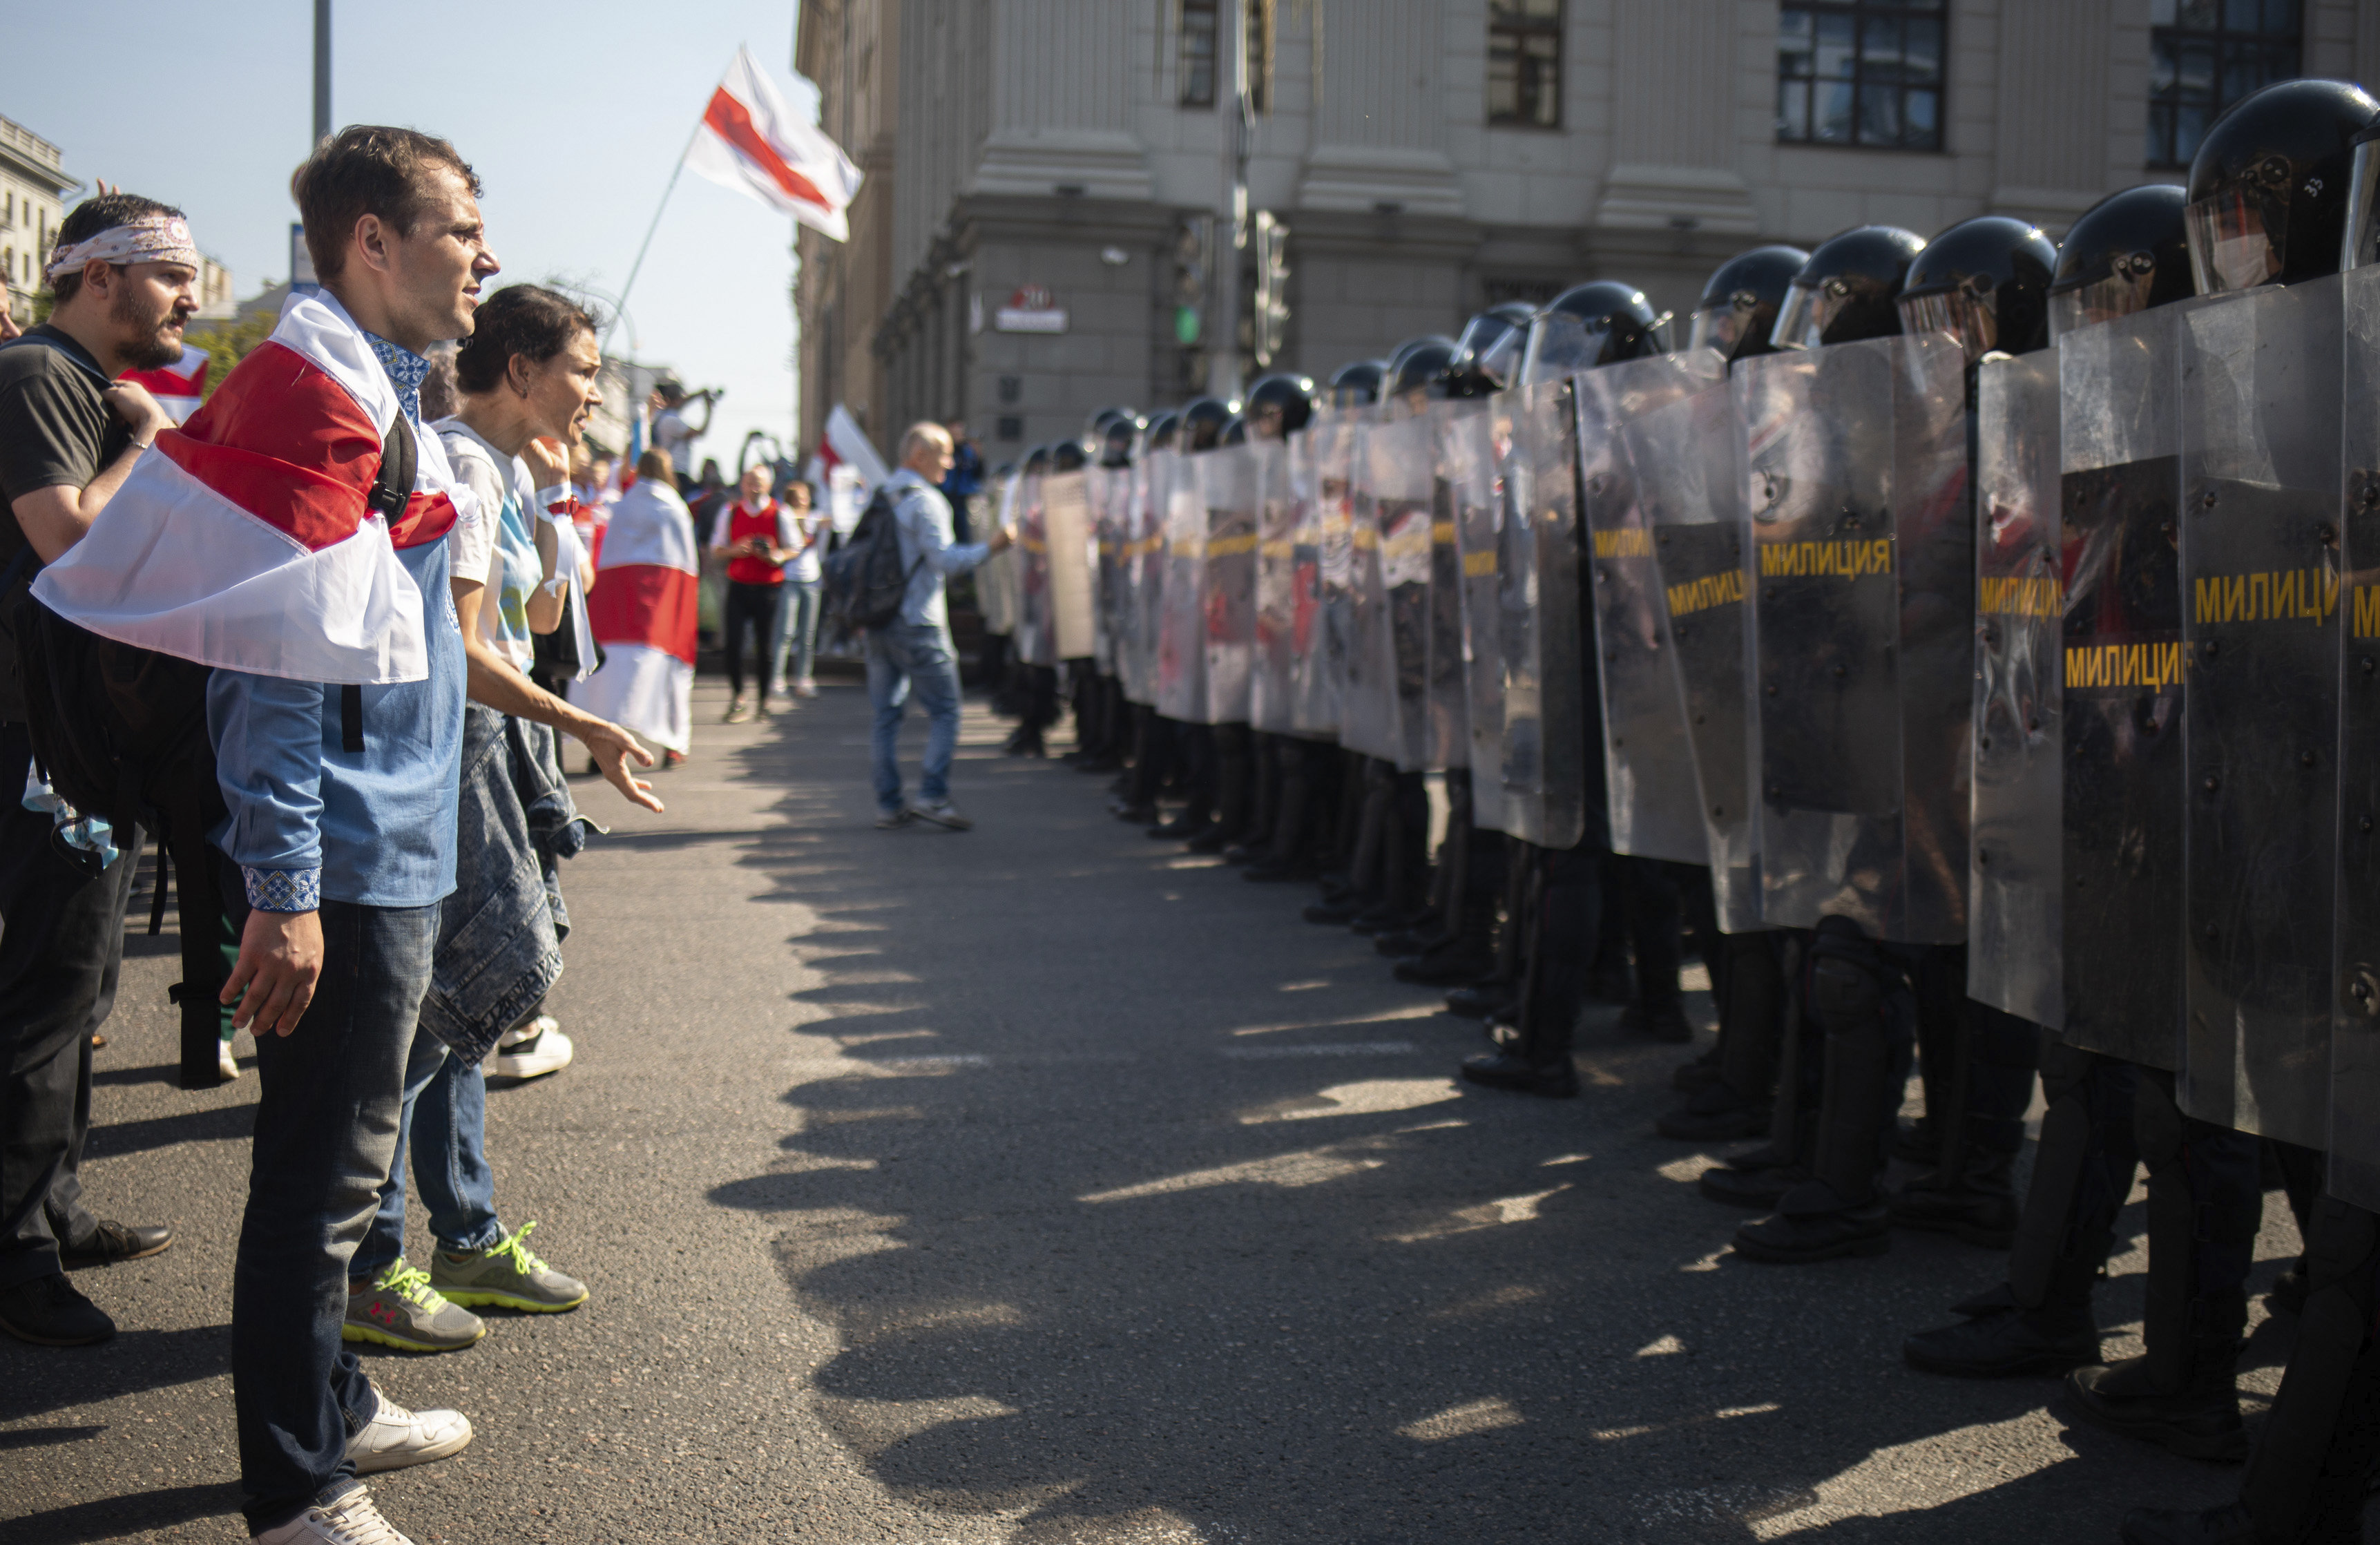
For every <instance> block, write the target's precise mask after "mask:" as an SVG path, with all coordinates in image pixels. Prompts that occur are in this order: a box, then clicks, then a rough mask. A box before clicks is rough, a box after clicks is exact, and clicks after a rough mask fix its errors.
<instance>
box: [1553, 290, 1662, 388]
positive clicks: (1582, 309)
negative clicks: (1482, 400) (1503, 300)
mask: <svg viewBox="0 0 2380 1545" xmlns="http://www.w3.org/2000/svg"><path fill="white" fill-rule="evenodd" d="M1669 320H1670V319H1669V317H1668V315H1667V314H1666V313H1664V314H1658V315H1657V314H1656V313H1655V312H1654V310H1653V303H1652V302H1651V301H1650V300H1647V299H1645V292H1644V291H1643V290H1640V289H1638V288H1637V287H1636V286H1633V285H1631V284H1626V283H1623V282H1622V281H1621V280H1618V279H1597V280H1596V281H1595V282H1594V283H1592V284H1585V285H1573V286H1571V287H1570V288H1568V289H1566V290H1564V291H1562V292H1561V293H1560V295H1557V296H1555V297H1554V298H1553V299H1551V300H1550V301H1548V302H1547V303H1546V309H1545V310H1542V311H1539V312H1538V313H1537V314H1536V318H1535V319H1533V320H1532V321H1531V322H1530V324H1529V344H1528V355H1527V358H1526V360H1525V361H1524V364H1523V365H1522V367H1521V379H1522V380H1524V381H1544V380H1548V379H1550V378H1552V377H1555V376H1561V375H1569V374H1572V373H1573V372H1574V371H1591V370H1594V369H1595V368H1596V367H1597V366H1598V365H1611V364H1617V363H1618V362H1619V361H1621V360H1622V359H1644V358H1645V357H1646V356H1647V355H1653V354H1660V353H1663V352H1665V351H1666V350H1667V349H1668V347H1669V340H1668V339H1667V338H1666V337H1664V336H1663V335H1662V329H1663V327H1664V326H1665V325H1666V324H1667V323H1668V322H1669Z"/></svg>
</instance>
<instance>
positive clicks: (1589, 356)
mask: <svg viewBox="0 0 2380 1545" xmlns="http://www.w3.org/2000/svg"><path fill="white" fill-rule="evenodd" d="M1608 336H1609V334H1608V333H1607V332H1606V331H1605V330H1604V329H1603V328H1600V327H1594V328H1590V327H1588V326H1587V324H1586V323H1585V322H1582V321H1580V320H1579V319H1578V318H1576V317H1574V316H1571V315H1569V314H1567V313H1566V312H1562V311H1542V312H1539V313H1538V315H1537V317H1536V320H1535V321H1533V322H1530V323H1529V344H1528V353H1527V355H1526V356H1525V357H1524V359H1523V360H1522V362H1521V380H1522V381H1523V383H1530V384H1534V383H1536V382H1540V381H1559V380H1560V379H1561V378H1562V377H1564V376H1571V375H1576V374H1577V373H1578V372H1579V371H1585V370H1592V369H1594V368H1595V366H1596V364H1597V362H1598V361H1599V360H1601V359H1602V358H1603V345H1604V340H1605V338H1606V337H1608Z"/></svg>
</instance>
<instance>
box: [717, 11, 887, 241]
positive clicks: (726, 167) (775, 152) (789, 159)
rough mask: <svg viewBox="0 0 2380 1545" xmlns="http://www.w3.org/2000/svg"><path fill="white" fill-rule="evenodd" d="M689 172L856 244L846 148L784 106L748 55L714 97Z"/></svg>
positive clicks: (739, 57) (852, 169) (740, 54)
mask: <svg viewBox="0 0 2380 1545" xmlns="http://www.w3.org/2000/svg"><path fill="white" fill-rule="evenodd" d="M686 164H687V165H689V166H691V167H693V168H694V169H695V170H696V171H698V172H699V173H701V174H702V175H703V176H706V177H709V178H710V180H711V181H712V182H715V183H717V184H719V185H720V186H721V187H722V188H732V189H735V190H736V191H737V192H739V193H742V194H744V195H746V196H747V197H749V198H753V199H757V200H759V201H760V202H762V203H764V204H767V205H768V206H769V207H770V208H771V209H775V210H782V211H783V212H784V213H787V214H790V215H792V216H793V217H794V218H795V219H796V220H798V221H800V222H801V223H802V224H803V225H807V226H809V227H810V228H811V229H812V230H815V231H819V232H821V233H823V234H825V235H827V236H830V237H833V238H834V239H835V240H837V241H848V240H849V239H850V238H851V227H850V226H849V225H847V224H846V223H845V222H844V215H843V212H844V210H846V209H848V208H850V207H851V201H852V200H853V199H854V198H855V197H856V196H857V195H858V193H859V181H860V177H859V168H858V167H856V166H855V165H853V164H851V157H849V156H847V155H845V154H844V153H843V147H842V146H840V145H838V144H836V143H835V142H834V141H833V140H830V139H828V138H827V137H826V134H825V132H824V131H823V130H821V129H820V128H818V127H817V126H816V125H814V124H809V123H806V122H804V121H803V120H802V118H801V117H800V116H798V115H796V114H795V112H794V111H793V110H792V109H791V108H789V107H787V106H786V105H785V99H784V97H783V96H782V95H781V94H779V92H778V91H777V88H776V86H775V84H774V83H772V82H771V80H770V79H769V78H768V77H767V76H765V75H763V74H761V73H760V67H759V66H758V65H755V64H754V63H753V62H752V54H751V51H750V50H749V49H745V48H738V49H737V50H736V51H735V58H734V59H733V60H732V61H730V62H729V64H728V66H727V74H726V76H725V77H724V78H723V79H722V80H721V81H720V82H719V89H718V90H717V91H713V92H711V93H710V106H708V107H706V108H704V109H703V113H702V127H701V128H698V129H697V130H696V131H695V136H694V142H693V143H692V144H690V145H688V146H687V147H686Z"/></svg>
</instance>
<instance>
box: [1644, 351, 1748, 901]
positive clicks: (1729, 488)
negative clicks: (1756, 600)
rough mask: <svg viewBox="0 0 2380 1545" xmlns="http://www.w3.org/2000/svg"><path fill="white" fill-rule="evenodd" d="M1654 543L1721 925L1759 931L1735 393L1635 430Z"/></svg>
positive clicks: (1703, 395) (1661, 412) (1724, 389)
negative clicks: (1691, 749) (1746, 690)
mask: <svg viewBox="0 0 2380 1545" xmlns="http://www.w3.org/2000/svg"><path fill="white" fill-rule="evenodd" d="M1621 439H1622V440H1623V441H1624V442H1625V443H1626V444H1627V448H1628V457H1629V461H1630V463H1631V465H1632V466H1633V468H1635V472H1636V497H1637V499H1638V501H1639V502H1640V503H1641V504H1642V505H1643V506H1644V512H1645V524H1646V525H1647V526H1648V527H1649V528H1650V529H1651V530H1652V533H1653V554H1654V558H1655V560H1656V561H1657V562H1658V564H1659V566H1660V574H1661V588H1662V601H1663V605H1664V610H1665V611H1666V612H1667V614H1668V616H1669V629H1670V668H1671V671H1672V672H1673V674H1674V675H1675V678H1676V684H1677V685H1676V691H1677V698H1678V703H1679V712H1680V716H1681V717H1682V718H1683V719H1684V721H1685V724H1686V735H1687V740H1688V744H1689V745H1690V746H1691V748H1693V752H1694V794H1695V796H1696V797H1697V801H1698V803H1699V806H1700V809H1699V810H1698V812H1697V813H1698V814H1699V815H1700V816H1701V818H1702V823H1703V834H1704V844H1705V847H1706V851H1707V853H1708V857H1707V858H1706V859H1705V860H1704V861H1705V862H1706V863H1708V864H1709V866H1710V873H1711V895H1712V900H1713V902H1714V903H1715V904H1716V906H1717V910H1718V926H1719V928H1720V930H1721V931H1724V932H1728V933H1753V932H1757V931H1760V930H1761V929H1762V928H1763V927H1764V926H1766V925H1764V924H1763V923H1762V922H1761V920H1760V870H1759V854H1758V852H1757V850H1756V849H1755V847H1754V846H1753V806H1752V784H1751V768H1750V764H1749V761H1748V757H1749V753H1750V742H1749V738H1748V734H1747V725H1746V715H1747V714H1749V713H1750V712H1751V704H1750V702H1749V700H1747V699H1746V697H1745V694H1744V659H1745V649H1744V628H1745V627H1746V624H1747V618H1746V615H1745V609H1744V604H1743V598H1744V539H1745V529H1744V525H1745V519H1744V508H1743V445H1742V443H1741V442H1740V441H1739V440H1738V438H1737V435H1736V424H1735V400H1734V396H1733V394H1732V393H1730V390H1729V389H1728V386H1727V384H1726V383H1724V382H1721V383H1718V384H1715V385H1712V386H1708V387H1706V388H1704V389H1703V390H1702V391H1699V392H1697V393H1695V394H1694V395H1692V396H1690V397H1686V398H1684V399H1682V401H1679V402H1674V403H1671V404H1670V406H1669V407H1667V408H1656V409H1654V410H1653V411H1652V412H1650V413H1645V414H1642V415H1640V416H1638V417H1637V418H1634V419H1632V420H1629V422H1628V424H1627V427H1626V428H1625V429H1624V430H1623V431H1622V432H1621Z"/></svg>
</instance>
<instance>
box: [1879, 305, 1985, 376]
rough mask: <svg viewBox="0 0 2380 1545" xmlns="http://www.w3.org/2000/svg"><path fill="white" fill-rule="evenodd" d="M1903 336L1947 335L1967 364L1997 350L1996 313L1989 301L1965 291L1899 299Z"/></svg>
mask: <svg viewBox="0 0 2380 1545" xmlns="http://www.w3.org/2000/svg"><path fill="white" fill-rule="evenodd" d="M1900 330H1901V331H1902V332H1903V333H1912V334H1914V333H1948V334H1949V335H1951V336H1952V337H1954V338H1956V339H1958V340H1959V347H1961V348H1963V349H1965V350H1966V351H1967V359H1968V362H1969V363H1971V364H1972V363H1973V361H1975V360H1977V359H1982V358H1983V357H1984V356H1985V355H1986V354H1989V353H1990V352H1991V351H1992V350H1993V349H1995V348H1997V347H1999V337H2000V319H1999V313H1998V312H1997V311H1995V310H1992V304H1991V302H1990V301H1988V300H1986V299H1985V298H1983V297H1982V296H1979V295H1976V294H1973V292H1971V291H1968V290H1964V289H1954V290H1937V291H1936V292H1935V293H1934V294H1932V295H1904V296H1902V297H1901V298H1900Z"/></svg>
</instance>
